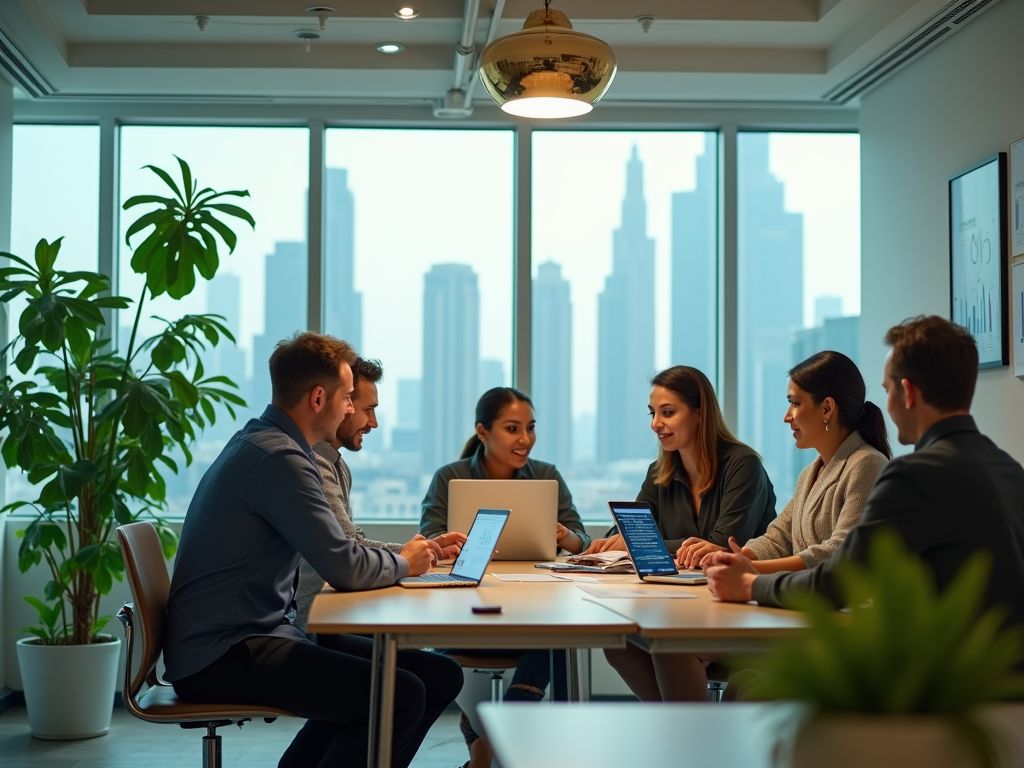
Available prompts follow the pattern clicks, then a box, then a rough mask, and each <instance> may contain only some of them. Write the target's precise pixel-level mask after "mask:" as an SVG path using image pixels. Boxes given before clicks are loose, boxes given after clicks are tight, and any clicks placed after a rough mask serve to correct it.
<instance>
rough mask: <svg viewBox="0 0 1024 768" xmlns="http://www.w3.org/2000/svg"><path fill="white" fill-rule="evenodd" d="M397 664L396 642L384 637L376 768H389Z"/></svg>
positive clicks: (389, 636) (387, 636)
mask: <svg viewBox="0 0 1024 768" xmlns="http://www.w3.org/2000/svg"><path fill="white" fill-rule="evenodd" d="M397 663H398V640H397V639H395V636H394V635H384V671H383V677H382V680H381V695H380V730H379V733H380V738H379V740H378V747H377V768H391V743H392V741H393V739H394V715H395V677H396V676H397V671H396V668H395V667H396V665H397Z"/></svg>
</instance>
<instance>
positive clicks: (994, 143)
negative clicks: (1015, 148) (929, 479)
mask: <svg viewBox="0 0 1024 768" xmlns="http://www.w3.org/2000/svg"><path fill="white" fill-rule="evenodd" d="M1022 32H1024V0H1003V1H1002V2H1000V3H998V4H997V5H995V6H993V7H992V8H991V9H990V10H988V11H986V12H985V13H984V14H983V15H981V16H980V17H979V18H978V19H976V20H975V21H973V22H971V23H970V24H969V25H967V26H966V27H965V28H964V29H963V30H961V31H958V32H957V33H956V34H955V35H954V36H953V37H951V38H949V39H948V40H946V41H945V42H944V43H942V44H941V45H939V46H938V47H937V48H936V49H935V50H933V51H931V52H930V53H928V54H926V55H925V56H923V57H922V58H921V59H920V60H918V61H916V62H915V63H913V64H912V65H910V66H909V67H908V68H907V69H905V70H903V71H902V72H900V73H898V74H897V75H896V76H895V77H893V78H892V79H891V80H889V81H887V82H886V83H884V84H883V85H881V86H880V87H878V88H877V89H876V90H874V91H872V92H870V93H869V94H868V95H866V96H865V97H864V98H863V100H862V103H861V116H860V129H861V164H862V178H861V185H862V186H861V190H862V192H861V199H862V205H861V216H862V219H861V243H862V246H861V247H862V252H863V255H862V258H861V264H862V267H861V268H862V276H861V290H862V292H863V296H862V307H863V309H862V316H861V360H862V361H863V370H864V375H865V378H866V379H867V380H868V385H869V387H870V397H871V398H872V399H874V400H875V402H876V403H879V404H880V405H881V404H884V402H885V395H884V392H882V389H881V384H880V382H881V378H882V373H881V372H882V363H883V361H884V359H885V354H886V348H885V346H884V345H883V343H882V338H883V336H884V335H885V331H886V329H888V328H889V327H890V326H892V325H895V324H896V323H898V322H900V321H901V320H903V319H904V318H906V317H909V316H912V315H917V314H936V315H941V316H943V317H949V234H948V232H949V214H948V192H947V182H948V178H949V176H951V175H953V174H955V173H958V172H959V171H961V170H963V169H964V168H967V167H969V166H971V165H972V164H973V163H975V162H977V161H979V160H983V159H985V158H986V157H989V156H991V155H993V154H995V153H996V152H1006V151H1008V148H1009V145H1010V143H1011V142H1013V141H1016V140H1017V139H1019V138H1022V137H1024V80H1022V75H1024V41H1022V38H1021V33H1022ZM876 398H877V399H876ZM973 412H974V416H975V418H976V419H977V421H978V426H979V428H980V429H981V430H982V432H984V433H985V434H987V435H988V436H989V437H991V438H992V439H993V440H994V441H995V442H996V444H997V445H999V446H1000V447H1001V448H1004V449H1005V450H1007V451H1008V452H1009V453H1010V454H1012V455H1013V456H1014V458H1016V459H1017V460H1018V461H1022V462H1024V382H1021V381H1020V380H1018V379H1017V378H1015V377H1014V376H1013V374H1012V372H1011V369H1009V368H999V369H995V370H986V371H980V372H979V376H978V388H977V392H976V394H975V397H974V407H973ZM890 435H891V436H895V431H894V430H892V429H891V428H890Z"/></svg>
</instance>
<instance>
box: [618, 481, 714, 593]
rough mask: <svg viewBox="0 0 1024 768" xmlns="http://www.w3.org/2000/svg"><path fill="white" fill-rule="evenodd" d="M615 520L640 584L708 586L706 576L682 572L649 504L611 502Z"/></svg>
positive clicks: (642, 502) (640, 502) (641, 502)
mask: <svg viewBox="0 0 1024 768" xmlns="http://www.w3.org/2000/svg"><path fill="white" fill-rule="evenodd" d="M608 506H609V507H611V510H612V517H614V518H615V524H616V525H617V526H618V527H619V533H621V534H622V540H623V541H624V542H625V543H626V550H627V551H628V552H629V559H630V560H632V561H633V567H634V568H636V572H637V575H638V576H639V577H640V581H646V582H657V583H663V584H707V583H708V579H707V577H706V576H705V575H704V574H703V573H692V572H689V571H683V572H682V573H680V572H679V569H678V568H676V561H675V560H674V559H673V557H672V555H671V554H669V551H668V547H666V546H665V540H664V539H662V538H661V531H659V530H658V524H657V522H655V520H654V513H652V512H651V505H650V504H648V503H647V502H645V501H609V502H608Z"/></svg>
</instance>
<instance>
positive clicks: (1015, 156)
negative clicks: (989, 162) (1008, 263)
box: [1010, 139, 1024, 256]
mask: <svg viewBox="0 0 1024 768" xmlns="http://www.w3.org/2000/svg"><path fill="white" fill-rule="evenodd" d="M1010 250H1011V253H1012V255H1013V256H1024V139H1021V140H1020V141H1015V142H1013V144H1011V145H1010Z"/></svg>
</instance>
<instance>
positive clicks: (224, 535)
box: [164, 405, 409, 682]
mask: <svg viewBox="0 0 1024 768" xmlns="http://www.w3.org/2000/svg"><path fill="white" fill-rule="evenodd" d="M300 555H301V556H302V557H305V558H306V559H307V560H309V562H310V563H311V564H312V565H313V566H314V568H316V570H317V572H318V573H320V574H322V575H323V576H324V578H325V579H326V581H327V583H328V584H330V585H331V586H332V587H334V588H335V589H337V590H340V591H352V590H361V589H374V588H377V587H386V586H390V585H391V584H394V583H395V582H396V581H397V580H398V579H400V578H402V577H403V576H406V575H408V573H409V564H408V563H407V562H406V560H405V558H403V557H401V556H400V555H395V554H393V553H391V552H386V551H384V550H380V549H371V548H369V547H362V546H359V545H358V544H357V543H356V542H354V541H353V540H352V539H350V538H349V537H348V536H346V535H345V532H344V531H343V530H342V528H341V525H339V524H338V520H337V519H336V518H335V516H334V514H333V513H332V512H331V508H330V506H328V504H327V500H326V499H325V498H324V493H323V489H322V488H321V484H320V473H319V472H317V469H316V465H315V464H314V462H313V452H312V450H311V449H310V447H309V444H308V443H307V442H306V439H305V437H304V436H303V435H302V432H301V431H300V430H299V428H298V427H297V426H296V425H295V422H293V421H292V420H291V419H290V418H289V417H288V416H287V414H285V413H284V412H283V411H281V410H279V409H278V408H275V407H274V406H272V405H271V406H268V407H267V409H266V411H264V412H263V416H261V417H260V418H258V419H252V420H251V421H249V423H248V424H246V425H245V426H244V427H243V428H242V429H241V430H239V431H238V432H237V433H236V434H235V436H234V437H232V438H231V440H230V441H228V444H227V445H226V446H225V447H224V450H223V451H221V453H220V456H218V457H217V459H216V461H214V462H213V464H212V465H211V466H210V468H209V469H208V470H207V471H206V474H205V475H203V479H202V480H201V481H200V482H199V487H198V488H197V489H196V493H195V496H193V497H192V503H191V504H190V505H189V508H188V513H187V514H186V515H185V524H184V526H183V528H182V531H181V542H180V544H179V545H178V555H177V558H176V559H175V562H174V574H173V576H172V578H171V592H170V597H169V598H168V601H167V621H166V624H165V629H164V661H165V662H166V664H167V671H166V674H165V675H164V677H165V678H166V679H167V680H169V681H172V682H173V681H176V680H181V679H182V678H185V677H188V676H189V675H192V674H194V673H196V672H199V671H200V670H202V669H205V668H206V667H208V666H209V665H210V664H212V663H213V662H214V661H216V660H217V659H218V658H220V657H221V656H222V655H223V654H224V653H225V652H227V650H228V648H230V647H231V646H232V645H234V644H235V643H237V642H239V641H241V640H244V639H245V638H247V637H253V636H265V635H270V636H276V637H284V638H288V639H291V640H297V641H300V642H310V640H309V638H308V637H307V636H306V635H305V633H303V632H301V631H300V630H299V629H298V628H297V627H296V626H295V625H294V624H293V623H292V622H293V616H294V605H293V598H294V596H295V585H296V581H297V577H298V567H299V558H300Z"/></svg>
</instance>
